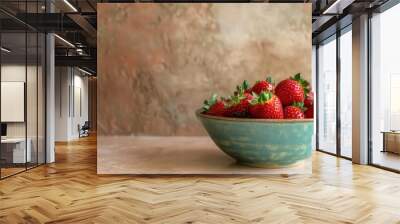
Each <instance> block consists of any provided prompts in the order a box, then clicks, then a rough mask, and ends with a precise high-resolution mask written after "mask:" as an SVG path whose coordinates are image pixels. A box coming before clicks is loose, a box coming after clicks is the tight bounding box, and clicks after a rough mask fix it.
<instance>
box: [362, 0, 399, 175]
mask: <svg viewBox="0 0 400 224" xmlns="http://www.w3.org/2000/svg"><path fill="white" fill-rule="evenodd" d="M399 21H400V4H397V5H395V6H393V7H392V8H390V9H388V10H386V11H383V12H381V13H377V14H374V15H373V16H372V18H371V31H370V33H371V46H370V47H371V79H370V80H371V81H370V88H371V89H370V91H371V94H370V108H371V109H370V122H371V124H370V140H371V143H372V144H370V147H371V148H370V153H369V155H370V158H369V159H370V163H372V164H373V165H376V166H380V167H383V168H387V169H391V170H395V171H397V172H399V171H400V101H399V98H398V96H399V95H400V63H399V52H400V42H399V40H400V32H399V29H398V22H399Z"/></svg>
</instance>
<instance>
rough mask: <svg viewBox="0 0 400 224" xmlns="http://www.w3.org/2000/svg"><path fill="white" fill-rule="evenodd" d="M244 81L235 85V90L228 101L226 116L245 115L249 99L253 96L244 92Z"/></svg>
mask: <svg viewBox="0 0 400 224" xmlns="http://www.w3.org/2000/svg"><path fill="white" fill-rule="evenodd" d="M245 82H246V81H245ZM245 82H244V83H245ZM244 83H243V85H242V86H237V91H236V92H235V94H234V96H232V97H231V98H230V100H229V101H228V109H227V113H226V114H225V115H226V116H228V117H247V115H248V109H249V105H250V101H251V100H252V99H253V96H252V95H251V94H249V93H246V92H245V89H246V88H244V86H245V85H244Z"/></svg>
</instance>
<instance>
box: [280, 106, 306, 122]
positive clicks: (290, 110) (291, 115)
mask: <svg viewBox="0 0 400 224" xmlns="http://www.w3.org/2000/svg"><path fill="white" fill-rule="evenodd" d="M303 106H304V104H303V103H294V104H293V105H292V106H287V107H285V109H284V111H283V113H284V114H285V119H304V113H303V110H304V107H303Z"/></svg>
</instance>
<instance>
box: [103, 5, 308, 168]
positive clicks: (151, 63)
mask: <svg viewBox="0 0 400 224" xmlns="http://www.w3.org/2000/svg"><path fill="white" fill-rule="evenodd" d="M98 5H99V6H98V136H99V138H98V142H99V143H98V156H99V160H98V161H99V165H98V169H99V173H130V172H129V169H121V171H119V172H113V171H112V170H113V169H112V168H110V167H112V165H110V164H111V163H112V164H114V165H115V166H117V165H116V164H121V163H130V162H129V161H132V160H129V158H121V159H125V160H124V161H123V162H122V160H121V161H112V162H109V163H108V165H107V164H101V162H102V161H106V160H107V159H106V158H105V157H107V158H110V157H109V156H110V155H111V154H112V153H110V152H109V151H110V150H116V148H118V149H121V148H123V149H126V150H129V149H128V148H129V146H128V145H129V144H131V146H132V144H133V143H132V142H130V141H131V140H133V139H137V137H139V136H146V137H144V138H142V139H141V140H140V143H138V144H139V145H142V143H143V142H142V141H145V140H143V139H146V138H151V137H155V138H162V137H167V136H169V137H176V136H187V137H188V138H186V140H185V141H188V140H187V139H191V138H196V136H207V134H206V132H205V130H204V128H203V127H202V126H201V123H200V122H199V120H198V119H197V118H196V115H195V110H196V109H198V108H200V107H201V105H202V104H203V101H204V99H206V98H209V97H210V95H211V93H213V92H215V93H218V94H219V95H222V96H223V95H228V94H231V92H232V89H234V88H235V86H236V85H237V84H239V83H241V82H242V81H243V80H244V79H246V80H248V81H250V82H251V83H253V82H255V81H256V80H263V79H265V78H266V77H267V76H268V75H272V76H273V77H274V78H275V81H276V82H279V81H281V80H283V79H286V78H287V77H289V76H292V75H294V74H296V73H301V74H302V75H303V77H304V78H305V79H307V80H310V79H311V50H312V46H311V4H268V3H251V4H225V3H224V4H218V3H211V4H210V3H201V4H181V3H180V4H172V3H171V4H153V3H142V4H141V3H138V4H124V3H120V4H116V3H104V4H98ZM119 138H121V139H119ZM122 138H123V139H122ZM168 141H170V142H171V139H170V140H168ZM205 141H206V143H204V142H202V143H201V144H206V145H207V144H209V143H208V142H207V141H208V139H207V140H205ZM189 142H190V141H189ZM127 144H128V145H127ZM182 144H183V143H182ZM199 144H200V143H199ZM201 144H200V145H201ZM161 145H162V144H161ZM183 145H184V144H183ZM142 146H143V145H142ZM197 146H198V148H201V147H200V146H199V145H197ZM197 146H195V147H197ZM132 147H135V146H132ZM157 147H159V146H157ZM182 147H183V146H182ZM213 147H214V146H213ZM178 148H179V147H178ZM213 150H216V149H213ZM115 153H116V152H115ZM121 153H122V152H121ZM125 155H126V154H125ZM152 155H153V156H154V155H156V154H151V155H147V156H148V157H147V158H151V157H152ZM108 160H109V159H108ZM114 168H115V167H114ZM110 170H111V171H110ZM133 173H136V172H134V171H133ZM139 173H140V172H139Z"/></svg>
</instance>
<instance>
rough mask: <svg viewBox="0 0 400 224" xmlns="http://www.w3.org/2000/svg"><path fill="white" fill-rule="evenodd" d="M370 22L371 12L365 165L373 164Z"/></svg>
mask: <svg viewBox="0 0 400 224" xmlns="http://www.w3.org/2000/svg"><path fill="white" fill-rule="evenodd" d="M371 20H372V12H371V11H369V12H368V22H367V23H368V25H367V27H368V30H367V46H368V49H367V50H368V53H367V66H368V69H367V83H368V87H367V92H368V94H367V98H368V99H367V102H368V105H367V108H368V110H367V119H368V124H367V127H368V128H367V129H368V137H367V141H368V156H367V164H373V151H372V150H373V149H372V97H371V94H372V73H371V71H372V63H371V57H372V41H371V40H372V29H371Z"/></svg>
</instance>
